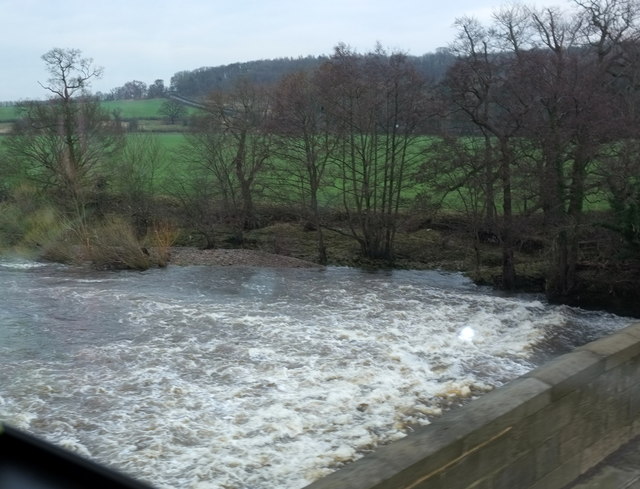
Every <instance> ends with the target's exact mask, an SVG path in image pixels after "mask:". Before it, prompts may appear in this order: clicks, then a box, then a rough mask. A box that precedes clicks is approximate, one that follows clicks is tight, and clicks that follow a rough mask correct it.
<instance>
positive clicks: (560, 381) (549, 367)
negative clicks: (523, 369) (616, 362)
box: [525, 350, 604, 402]
mask: <svg viewBox="0 0 640 489" xmlns="http://www.w3.org/2000/svg"><path fill="white" fill-rule="evenodd" d="M603 371H604V360H603V359H602V357H600V356H599V355H597V354H595V353H593V352H591V351H586V350H583V351H576V352H573V353H568V354H566V355H562V356H561V357H559V358H557V359H555V360H552V361H551V362H549V363H547V364H545V365H543V366H542V367H540V368H537V369H535V370H534V371H532V372H530V373H528V374H527V375H526V376H525V377H531V378H534V379H538V380H540V381H541V382H544V383H546V384H547V385H549V386H550V389H551V401H552V402H555V401H557V400H558V399H560V398H561V397H564V396H566V395H569V394H571V393H572V392H573V391H575V390H578V389H580V388H582V387H584V386H585V385H587V384H589V383H590V382H592V381H593V380H594V379H596V378H597V376H598V375H600V374H601V373H602V372H603Z"/></svg>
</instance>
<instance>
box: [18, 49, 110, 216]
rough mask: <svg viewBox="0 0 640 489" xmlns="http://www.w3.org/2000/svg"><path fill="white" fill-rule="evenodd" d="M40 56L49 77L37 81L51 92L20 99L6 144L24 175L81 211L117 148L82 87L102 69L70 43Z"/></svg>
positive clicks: (105, 121)
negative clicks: (36, 98)
mask: <svg viewBox="0 0 640 489" xmlns="http://www.w3.org/2000/svg"><path fill="white" fill-rule="evenodd" d="M42 59H43V60H44V62H45V64H46V68H47V70H48V71H49V73H50V75H51V78H49V80H48V81H47V83H46V84H41V85H42V86H43V88H45V89H46V90H47V91H49V92H50V93H51V94H52V97H51V98H50V99H49V100H48V101H46V102H26V103H23V104H21V106H20V108H19V110H20V116H21V119H20V121H19V122H18V123H17V124H16V125H15V128H14V134H13V135H12V137H10V138H8V139H7V142H6V144H7V147H8V151H9V153H10V155H11V158H12V160H13V161H15V162H16V163H17V164H21V165H23V167H24V171H25V174H26V175H27V176H28V177H29V178H31V179H32V180H34V181H36V182H38V183H39V184H40V185H41V187H42V188H43V189H45V190H47V191H48V192H49V193H50V194H51V195H53V196H54V197H56V198H57V200H58V202H59V203H61V204H63V205H64V206H65V207H66V208H67V209H70V210H73V211H74V212H75V213H76V215H77V216H82V215H83V214H84V211H85V206H86V204H87V203H88V202H89V200H90V199H91V198H92V197H91V196H92V194H93V192H94V191H95V190H96V185H99V182H101V181H102V180H103V178H102V177H103V176H104V174H105V173H106V172H107V170H106V169H105V168H104V167H103V164H104V163H105V161H106V160H107V159H108V157H109V156H110V155H112V154H113V153H114V152H115V151H116V150H118V149H119V148H120V143H121V141H122V139H121V133H120V131H119V128H118V127H117V125H116V124H113V123H112V122H111V121H110V119H109V116H108V114H106V113H105V111H104V110H103V109H102V108H101V107H100V104H99V102H98V101H97V100H96V99H94V98H92V97H91V96H90V95H89V94H88V92H87V89H88V87H89V85H90V82H91V80H92V79H94V78H97V77H99V76H101V74H102V69H101V68H97V67H94V65H93V60H91V59H90V58H83V57H82V55H81V53H80V51H78V50H76V49H66V50H65V49H58V48H56V49H52V50H51V51H49V52H47V53H46V54H44V55H43V56H42Z"/></svg>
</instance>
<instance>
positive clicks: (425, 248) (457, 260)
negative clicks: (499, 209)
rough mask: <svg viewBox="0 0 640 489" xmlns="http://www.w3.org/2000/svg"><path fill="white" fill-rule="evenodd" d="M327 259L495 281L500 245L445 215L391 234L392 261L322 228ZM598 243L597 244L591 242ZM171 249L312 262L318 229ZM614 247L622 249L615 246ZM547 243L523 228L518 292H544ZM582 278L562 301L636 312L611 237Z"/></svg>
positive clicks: (248, 260) (633, 276)
mask: <svg viewBox="0 0 640 489" xmlns="http://www.w3.org/2000/svg"><path fill="white" fill-rule="evenodd" d="M324 238H325V242H326V245H327V258H328V262H327V264H328V265H333V266H349V267H357V268H371V269H380V268H388V269H415V270H433V269H438V270H445V271H455V272H461V273H464V274H466V275H467V276H469V277H470V278H471V279H472V280H474V282H476V283H478V284H481V285H489V286H493V287H496V288H498V289H499V288H500V274H501V259H502V257H501V248H500V245H499V243H497V242H496V240H495V239H491V236H488V237H487V238H486V239H484V240H483V241H481V242H480V243H477V242H475V241H474V239H473V236H472V235H471V234H470V233H469V231H468V228H466V227H465V223H463V222H456V221H448V222H438V223H432V225H431V226H427V225H420V226H416V227H415V229H411V228H406V229H402V230H400V231H399V232H398V234H397V237H396V248H395V253H396V258H395V259H394V261H393V262H381V261H372V260H366V259H363V258H362V256H361V255H360V249H359V246H358V243H357V242H356V241H355V240H354V239H353V238H351V237H349V236H347V235H345V234H343V233H340V232H337V231H331V230H326V231H325V233H324ZM594 243H595V244H594ZM178 244H179V245H180V246H176V247H174V248H172V249H171V256H170V262H169V263H170V264H174V265H216V266H231V265H236V266H258V267H281V266H284V267H313V266H321V265H319V264H318V259H317V244H316V233H315V232H314V231H313V230H310V229H308V227H305V226H304V225H303V224H301V223H299V222H279V223H274V224H271V225H268V226H265V227H262V228H260V229H256V230H253V231H250V232H247V233H246V234H245V235H244V241H243V243H242V244H241V245H238V243H237V242H235V241H234V236H233V235H232V234H231V233H229V234H225V233H224V232H220V233H219V239H218V242H217V244H218V245H219V246H218V247H216V248H215V249H211V250H202V249H199V247H198V245H199V242H198V238H197V236H189V235H188V234H187V235H183V236H182V237H181V238H180V239H179V242H178ZM617 251H619V250H617ZM549 253H550V250H549V246H548V244H547V243H546V242H545V241H544V240H543V239H542V238H539V237H532V236H521V237H520V240H519V245H518V249H517V250H516V254H515V263H516V273H517V286H518V289H517V291H518V292H529V293H544V292H545V271H546V267H547V263H548V258H549ZM578 278H579V283H578V285H577V287H576V289H575V291H574V293H573V294H572V295H570V296H567V297H564V298H562V299H561V300H560V301H558V302H560V303H564V304H567V305H571V306H576V307H582V308H585V309H598V310H606V311H609V312H613V313H616V314H620V315H625V316H634V317H640V287H638V285H639V284H640V266H639V264H638V261H637V260H631V259H628V258H624V259H623V258H618V257H617V256H616V249H615V243H614V242H607V241H605V240H604V239H603V238H599V240H598V241H597V242H594V241H589V242H586V243H585V245H584V246H583V249H582V250H581V262H580V266H579V270H578Z"/></svg>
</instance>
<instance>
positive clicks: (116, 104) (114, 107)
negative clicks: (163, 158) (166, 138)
mask: <svg viewBox="0 0 640 489" xmlns="http://www.w3.org/2000/svg"><path fill="white" fill-rule="evenodd" d="M166 100H167V99H164V98H152V99H144V100H113V101H108V102H102V106H103V107H104V108H105V109H106V110H107V112H109V113H110V114H113V113H114V111H117V112H118V113H119V115H120V117H122V118H123V119H149V120H154V119H162V117H163V116H162V115H161V114H160V112H159V110H160V107H161V106H162V104H163V103H164V102H165V101H166ZM197 110H198V109H195V108H193V107H188V108H187V113H188V114H189V115H190V114H193V113H196V112H197ZM16 118H17V110H16V106H15V105H10V106H0V123H1V122H11V121H14V120H15V119H16Z"/></svg>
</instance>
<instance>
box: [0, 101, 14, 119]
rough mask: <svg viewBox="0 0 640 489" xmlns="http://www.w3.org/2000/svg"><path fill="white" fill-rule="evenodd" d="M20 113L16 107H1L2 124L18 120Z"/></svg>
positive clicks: (0, 117)
mask: <svg viewBox="0 0 640 489" xmlns="http://www.w3.org/2000/svg"><path fill="white" fill-rule="evenodd" d="M17 117H18V113H17V111H16V106H15V105H9V106H2V107H0V122H11V121H14V120H16V118H17Z"/></svg>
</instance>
